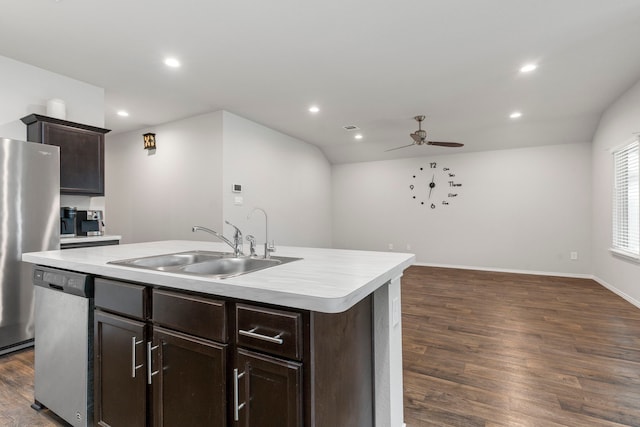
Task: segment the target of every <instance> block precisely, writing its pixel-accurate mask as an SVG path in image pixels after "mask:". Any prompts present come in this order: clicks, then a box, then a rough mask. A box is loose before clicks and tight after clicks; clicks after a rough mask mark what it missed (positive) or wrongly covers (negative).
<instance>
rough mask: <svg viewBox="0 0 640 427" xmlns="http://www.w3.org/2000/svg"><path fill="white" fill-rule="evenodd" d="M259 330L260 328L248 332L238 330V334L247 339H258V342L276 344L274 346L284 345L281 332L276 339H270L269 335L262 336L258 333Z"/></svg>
mask: <svg viewBox="0 0 640 427" xmlns="http://www.w3.org/2000/svg"><path fill="white" fill-rule="evenodd" d="M257 329H258V328H253V329H251V330H248V331H245V330H242V329H240V330H238V333H239V334H240V335H244V336H245V337H251V338H255V339H258V340H262V341H267V342H271V343H274V344H282V343H283V342H284V341H283V340H282V338H280V337H281V336H282V332H280V333H279V334H278V335H276V336H275V337H270V336H267V335H262V334H258V333H256V330H257Z"/></svg>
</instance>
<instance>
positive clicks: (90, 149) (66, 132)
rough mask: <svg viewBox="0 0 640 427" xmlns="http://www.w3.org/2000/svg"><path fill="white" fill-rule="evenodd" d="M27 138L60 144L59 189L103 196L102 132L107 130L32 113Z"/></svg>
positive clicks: (69, 192) (103, 133)
mask: <svg viewBox="0 0 640 427" xmlns="http://www.w3.org/2000/svg"><path fill="white" fill-rule="evenodd" d="M22 122H23V123H25V124H26V125H27V140H28V141H31V142H41V143H43V144H49V145H57V146H58V147H60V192H61V193H62V194H80V195H87V196H103V195H104V135H105V134H106V133H107V132H109V130H108V129H102V128H98V127H94V126H88V125H83V124H80V123H74V122H69V121H66V120H60V119H55V118H52V117H47V116H41V115H39V114H31V115H28V116H26V117H23V118H22Z"/></svg>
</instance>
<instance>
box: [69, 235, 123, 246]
mask: <svg viewBox="0 0 640 427" xmlns="http://www.w3.org/2000/svg"><path fill="white" fill-rule="evenodd" d="M109 240H122V236H117V235H115V234H104V235H102V236H71V237H67V236H64V235H63V236H60V244H61V245H63V244H65V243H92V242H104V241H109Z"/></svg>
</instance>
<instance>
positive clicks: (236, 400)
mask: <svg viewBox="0 0 640 427" xmlns="http://www.w3.org/2000/svg"><path fill="white" fill-rule="evenodd" d="M244 374H245V373H244V372H241V373H238V368H235V369H234V370H233V420H234V421H238V420H239V419H240V414H239V412H240V409H242V408H244V405H245V404H246V403H247V402H242V403H239V401H240V397H239V396H238V389H239V388H240V387H239V386H238V380H239V379H240V378H242V377H244Z"/></svg>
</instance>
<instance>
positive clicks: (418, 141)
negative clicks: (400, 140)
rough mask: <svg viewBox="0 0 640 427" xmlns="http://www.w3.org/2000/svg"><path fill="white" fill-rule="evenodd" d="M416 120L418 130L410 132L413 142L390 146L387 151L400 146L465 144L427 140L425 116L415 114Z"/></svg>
mask: <svg viewBox="0 0 640 427" xmlns="http://www.w3.org/2000/svg"><path fill="white" fill-rule="evenodd" d="M414 119H415V121H417V122H418V130H417V131H415V132H413V133H411V134H409V135H410V136H411V138H413V143H412V144H408V145H403V146H402V147H396V148H390V149H388V150H384V151H385V152H387V151H393V150H399V149H400V148H406V147H411V146H413V145H436V146H438V147H462V146H463V145H464V144H461V143H459V142H440V141H427V131H426V130H422V121H423V120H424V119H425V117H424V116H415V117H414Z"/></svg>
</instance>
